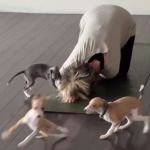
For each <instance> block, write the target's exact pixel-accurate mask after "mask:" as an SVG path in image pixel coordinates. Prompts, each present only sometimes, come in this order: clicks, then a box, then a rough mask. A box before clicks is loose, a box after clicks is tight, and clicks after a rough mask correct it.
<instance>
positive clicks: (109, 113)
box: [84, 95, 150, 139]
mask: <svg viewBox="0 0 150 150" xmlns="http://www.w3.org/2000/svg"><path fill="white" fill-rule="evenodd" d="M141 98H142V96H141V95H140V97H139V98H137V97H132V96H126V97H122V98H119V99H117V100H116V101H114V102H107V101H106V100H104V99H102V98H100V97H95V98H93V99H92V100H91V101H90V102H89V104H88V105H87V106H86V107H85V109H84V110H85V111H86V113H87V114H90V113H93V112H96V113H98V114H99V115H100V117H101V118H103V119H104V120H106V121H108V122H110V123H111V127H110V129H109V130H108V131H107V133H106V134H104V135H101V136H100V139H106V138H108V137H109V136H110V135H112V134H113V133H114V132H117V131H118V130H122V129H125V128H127V127H128V126H129V125H130V124H131V123H132V122H133V121H143V122H144V128H143V133H147V132H148V131H149V123H150V117H149V116H143V115H141V114H140V112H139V111H140V108H141V103H142V102H141ZM125 118H126V119H127V123H126V124H124V125H121V122H122V120H123V119H125Z"/></svg>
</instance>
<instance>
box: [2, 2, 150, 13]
mask: <svg viewBox="0 0 150 150" xmlns="http://www.w3.org/2000/svg"><path fill="white" fill-rule="evenodd" d="M100 4H116V5H120V6H123V7H124V8H126V9H127V10H129V11H130V12H131V13H132V14H150V0H0V11H8V12H34V13H83V12H85V11H86V10H87V9H89V8H91V7H94V6H96V5H100Z"/></svg>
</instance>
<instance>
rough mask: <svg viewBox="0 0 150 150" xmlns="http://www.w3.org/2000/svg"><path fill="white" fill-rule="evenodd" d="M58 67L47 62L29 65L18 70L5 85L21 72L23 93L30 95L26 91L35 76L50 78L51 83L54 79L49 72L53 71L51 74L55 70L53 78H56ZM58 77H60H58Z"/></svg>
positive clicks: (30, 86)
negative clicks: (23, 81) (23, 85)
mask: <svg viewBox="0 0 150 150" xmlns="http://www.w3.org/2000/svg"><path fill="white" fill-rule="evenodd" d="M57 70H58V68H57V67H51V66H49V65H47V64H34V65H31V66H29V67H28V68H27V69H25V70H23V71H20V72H18V73H17V74H15V75H14V76H13V77H12V78H11V79H10V80H9V81H8V82H7V85H9V84H10V83H11V81H12V80H13V79H14V78H15V77H16V76H18V75H20V74H23V75H24V79H25V87H24V90H23V91H24V94H25V96H26V97H27V98H29V97H30V94H29V93H28V92H27V91H28V90H29V89H31V88H32V86H33V85H34V83H35V80H36V79H37V78H42V79H45V80H48V81H50V80H52V83H53V84H54V79H53V78H52V76H51V74H52V72H53V76H54V75H55V74H54V73H55V72H56V73H57V74H56V75H55V78H56V79H57V78H58V76H60V74H58V71H57ZM59 78H60V77H59Z"/></svg>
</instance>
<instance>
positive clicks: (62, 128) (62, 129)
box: [57, 126, 69, 133]
mask: <svg viewBox="0 0 150 150" xmlns="http://www.w3.org/2000/svg"><path fill="white" fill-rule="evenodd" d="M57 129H58V130H59V131H61V132H63V133H68V132H69V130H68V129H67V128H65V127H61V126H59V127H58V128H57Z"/></svg>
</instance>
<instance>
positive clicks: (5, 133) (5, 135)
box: [1, 131, 10, 140]
mask: <svg viewBox="0 0 150 150" xmlns="http://www.w3.org/2000/svg"><path fill="white" fill-rule="evenodd" d="M9 136H10V133H9V131H4V132H3V133H2V134H1V138H2V139H3V140H5V139H8V138H9Z"/></svg>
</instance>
